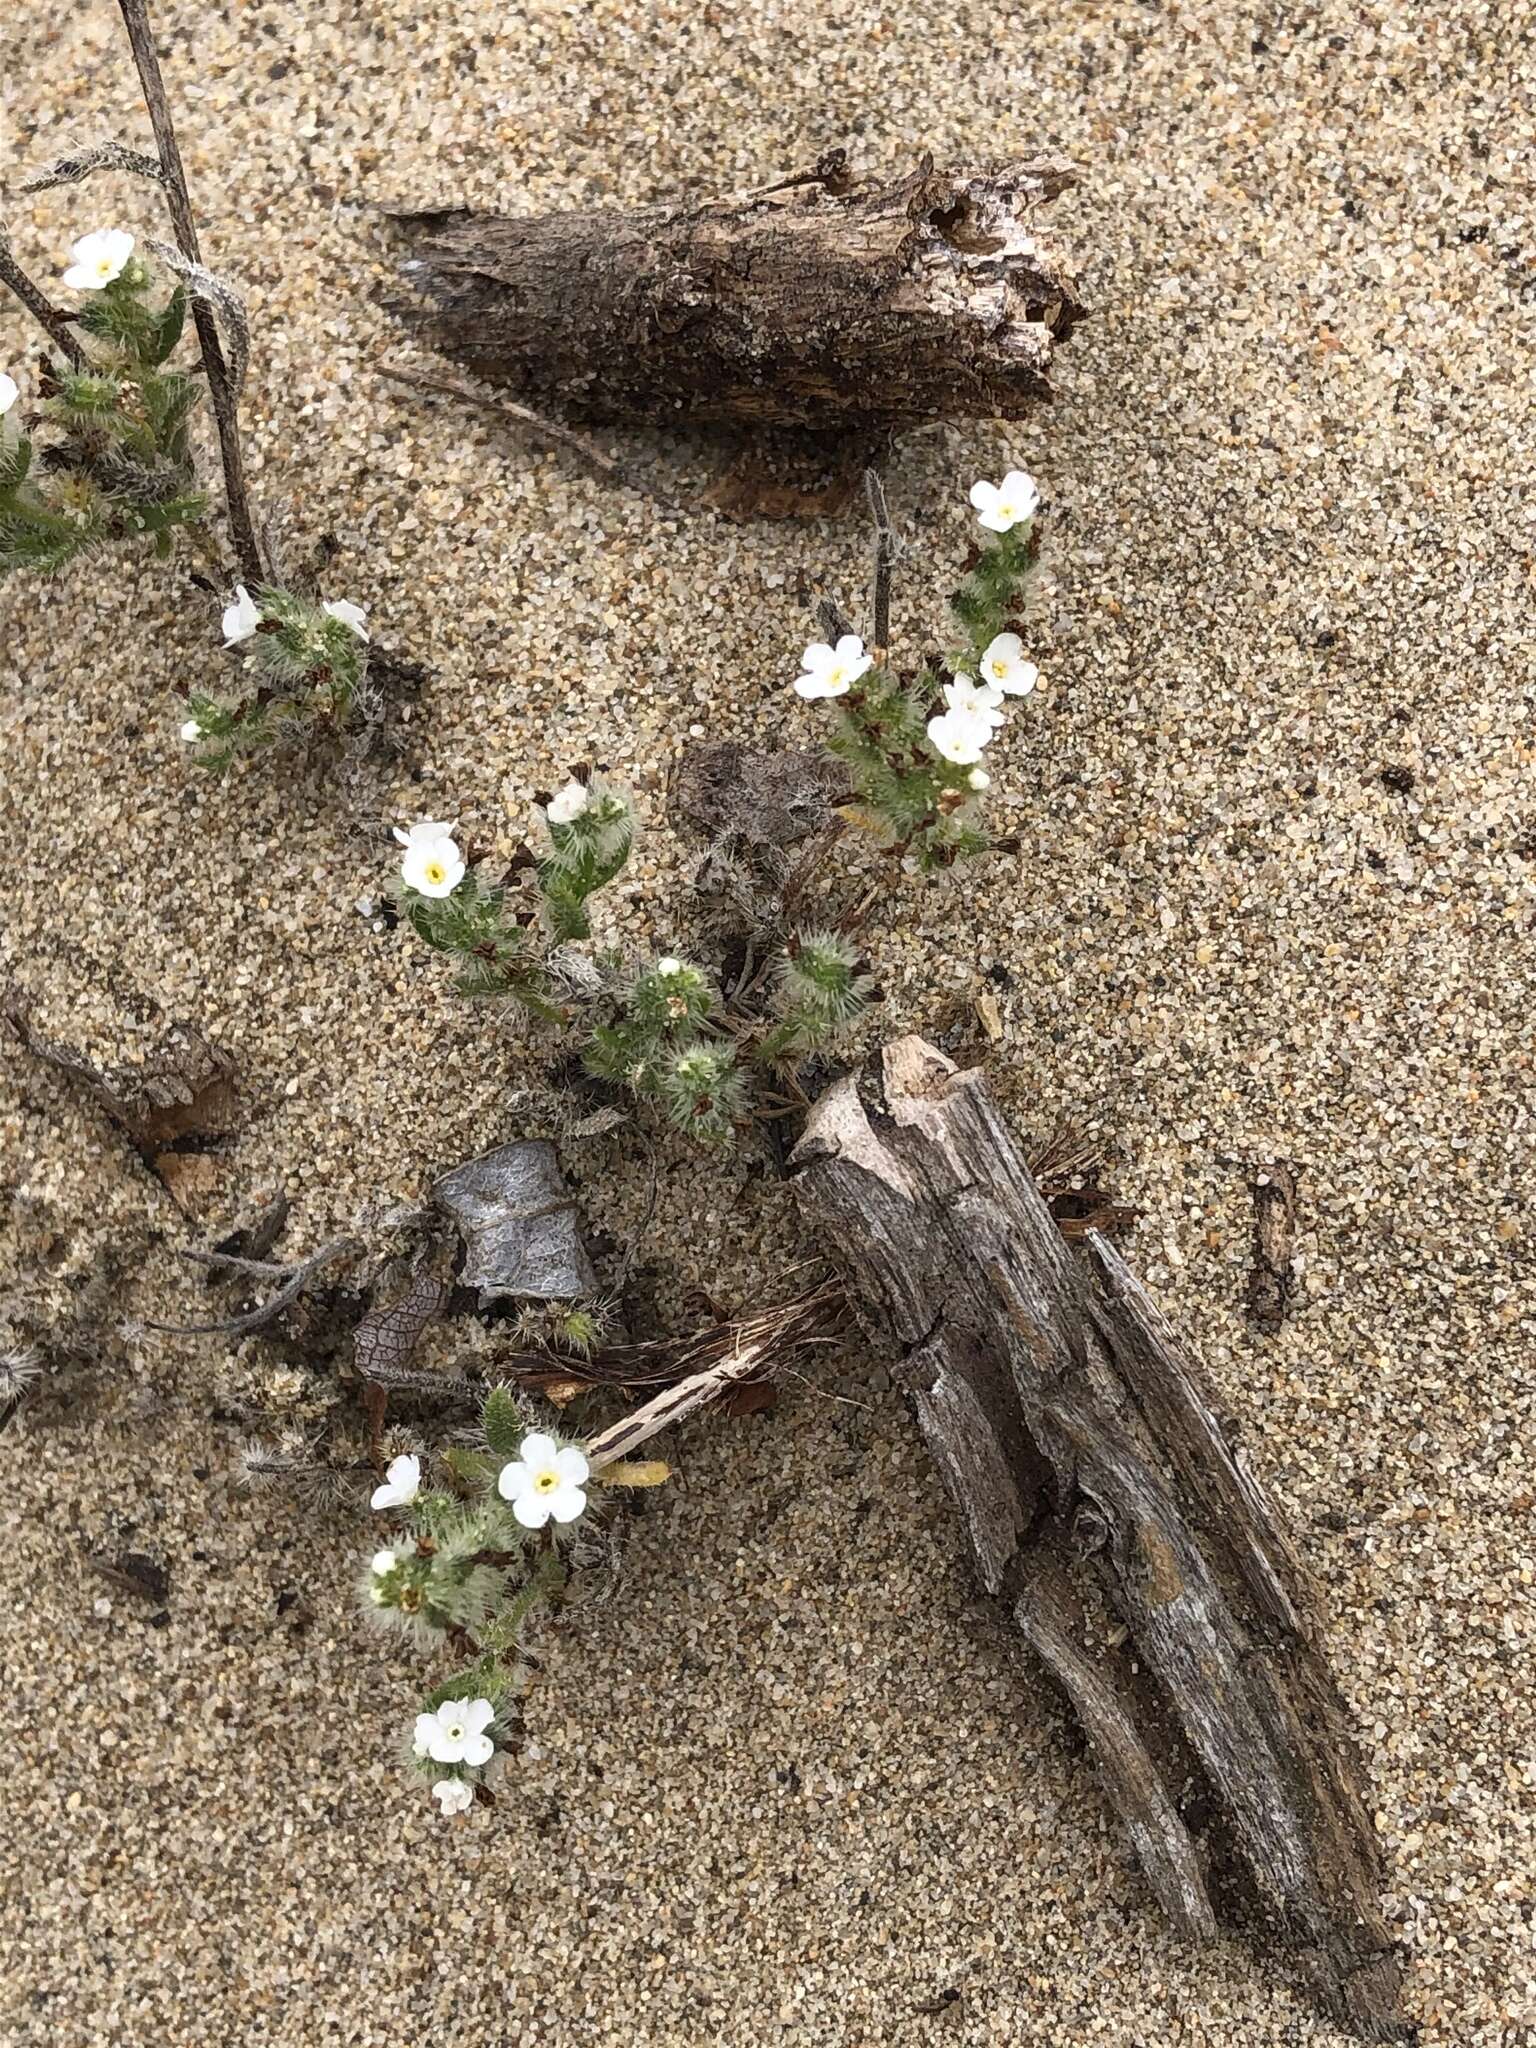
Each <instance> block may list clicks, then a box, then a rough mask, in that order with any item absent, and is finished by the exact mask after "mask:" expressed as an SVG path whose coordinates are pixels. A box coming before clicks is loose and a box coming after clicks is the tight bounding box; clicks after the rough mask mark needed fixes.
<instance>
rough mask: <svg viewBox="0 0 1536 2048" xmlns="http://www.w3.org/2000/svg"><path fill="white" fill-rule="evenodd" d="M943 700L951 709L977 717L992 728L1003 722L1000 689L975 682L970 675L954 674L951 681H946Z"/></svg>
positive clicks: (988, 684) (969, 716) (967, 715)
mask: <svg viewBox="0 0 1536 2048" xmlns="http://www.w3.org/2000/svg"><path fill="white" fill-rule="evenodd" d="M944 702H945V703H946V704H947V705H948V706H949V708H950V710H951V711H961V712H964V713H965V715H966V717H967V718H979V719H981V720H983V721H984V722H985V723H986V724H987V725H988V726H989V727H991V728H992V729H993V730H996V728H997V727H998V726H1000V725H1001V724H1002V722H1003V713H1002V709H1001V706H1002V702H1003V693H1002V691H1001V690H995V689H993V687H992V685H991V684H990V683H977V682H975V681H974V680H973V679H972V678H971V677H970V676H964V675H960V676H956V677H955V680H954V681H953V682H952V683H946V684H945V685H944Z"/></svg>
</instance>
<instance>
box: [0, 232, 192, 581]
mask: <svg viewBox="0 0 1536 2048" xmlns="http://www.w3.org/2000/svg"><path fill="white" fill-rule="evenodd" d="M71 256H72V259H73V260H72V262H71V265H70V267H69V269H68V270H66V271H65V273H64V281H65V283H66V284H68V285H71V286H73V287H74V288H75V289H76V290H77V291H79V292H81V293H82V294H83V303H82V306H81V310H80V311H79V313H78V314H77V315H76V317H75V322H74V325H75V328H76V330H77V332H78V333H79V334H80V335H81V336H83V337H84V348H83V350H82V351H81V352H80V353H79V359H78V361H71V360H68V359H66V358H64V357H60V358H58V359H57V360H56V361H55V362H54V363H53V364H51V365H50V366H49V367H48V368H47V369H46V370H44V372H43V373H42V376H41V378H40V385H39V403H38V406H37V412H36V419H37V422H38V426H39V429H40V433H39V435H38V436H36V437H34V435H33V434H32V433H29V432H28V431H26V429H25V428H24V427H23V425H22V423H21V419H20V416H19V413H18V411H17V400H18V398H19V396H20V393H19V390H18V387H17V385H16V383H15V381H14V380H13V379H12V378H10V377H5V378H3V379H0V411H3V413H4V426H3V429H0V576H6V575H9V574H11V573H13V572H14V571H16V570H18V569H31V570H34V571H37V572H39V573H42V574H49V573H51V572H53V571H55V570H58V569H62V568H63V567H64V566H65V564H66V563H68V562H72V561H74V560H75V559H76V558H77V557H78V556H80V555H84V554H89V553H91V552H92V551H94V550H96V549H99V548H103V547H107V546H110V545H111V544H113V543H116V542H132V541H141V540H142V541H149V542H150V543H151V544H152V545H153V548H154V551H155V553H156V554H157V555H159V556H162V557H164V556H168V555H169V554H170V553H171V550H172V547H173V545H174V542H175V537H176V534H177V532H178V530H179V529H181V528H183V527H187V526H192V525H196V524H198V523H199V522H200V521H201V520H202V517H203V514H204V512H205V510H206V509H207V498H206V497H205V495H204V493H203V492H202V491H201V490H200V489H199V488H198V483H197V475H196V471H195V468H194V466H193V462H192V454H191V448H190V445H189V436H188V426H189V422H190V420H191V417H192V413H193V411H194V409H195V408H196V406H197V403H198V398H199V386H198V382H197V380H196V378H194V377H192V376H190V375H189V374H188V373H187V372H186V371H184V370H178V369H175V368H172V367H171V363H170V359H171V357H172V355H173V354H174V353H175V351H176V346H177V344H178V342H179V341H180V339H181V334H182V329H183V326H184V325H185V322H186V314H187V294H186V291H185V289H184V288H183V287H182V286H181V285H179V284H178V285H175V286H174V288H173V289H171V290H170V291H169V293H167V294H165V295H164V296H162V295H161V293H160V291H159V290H158V289H157V287H156V284H155V280H154V276H153V273H152V271H151V269H150V266H149V265H148V264H147V263H145V262H144V260H143V259H142V258H141V257H140V256H139V255H138V254H137V253H136V252H135V247H134V239H133V237H132V235H129V234H125V233H124V232H123V231H122V230H121V229H117V228H109V229H106V230H103V231H102V232H100V233H97V234H90V235H86V236H84V237H82V239H81V240H80V241H78V242H76V244H75V245H74V248H73V250H72V251H71Z"/></svg>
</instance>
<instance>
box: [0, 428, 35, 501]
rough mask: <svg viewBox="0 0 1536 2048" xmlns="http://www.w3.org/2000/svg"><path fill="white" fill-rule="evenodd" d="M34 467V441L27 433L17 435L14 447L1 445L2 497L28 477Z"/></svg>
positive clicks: (0, 493) (0, 478)
mask: <svg viewBox="0 0 1536 2048" xmlns="http://www.w3.org/2000/svg"><path fill="white" fill-rule="evenodd" d="M31 467H32V443H31V442H30V441H29V440H28V439H27V437H26V435H25V434H20V435H18V436H17V439H16V443H15V445H14V447H11V448H5V447H0V497H6V496H8V495H9V494H10V493H11V492H12V491H14V490H15V489H16V487H17V485H18V484H20V483H22V482H24V481H25V479H26V474H27V471H28V470H29V469H30V468H31Z"/></svg>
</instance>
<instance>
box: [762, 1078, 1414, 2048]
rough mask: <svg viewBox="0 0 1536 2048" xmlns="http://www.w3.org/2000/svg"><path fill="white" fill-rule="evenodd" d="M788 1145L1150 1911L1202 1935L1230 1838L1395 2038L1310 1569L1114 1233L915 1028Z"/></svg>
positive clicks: (1282, 1933)
mask: <svg viewBox="0 0 1536 2048" xmlns="http://www.w3.org/2000/svg"><path fill="white" fill-rule="evenodd" d="M792 1167H793V1168H794V1170H795V1174H796V1183H795V1184H796V1186H797V1189H798V1191H799V1195H800V1199H801V1202H802V1205H803V1206H804V1208H805V1209H806V1211H807V1213H808V1214H809V1215H810V1216H811V1217H812V1218H813V1219H814V1220H815V1221H816V1223H817V1224H818V1226H819V1227H820V1229H821V1231H822V1233H823V1235H824V1238H825V1241H826V1242H827V1243H828V1244H830V1245H833V1246H835V1247H837V1250H838V1256H839V1258H840V1260H841V1261H842V1263H843V1265H844V1268H845V1271H846V1274H847V1279H848V1290H849V1295H850V1298H851V1300H852V1302H853V1304H854V1307H855V1309H856V1311H857V1313H858V1314H859V1317H860V1320H861V1322H862V1323H863V1325H864V1327H865V1330H866V1332H867V1334H868V1335H869V1337H870V1339H871V1340H872V1342H873V1344H874V1345H875V1347H876V1349H877V1350H878V1351H879V1352H880V1354H881V1355H882V1356H883V1357H884V1358H886V1359H888V1360H890V1361H892V1371H893V1375H894V1376H895V1377H896V1378H897V1380H898V1382H899V1383H900V1384H902V1385H904V1386H905V1387H906V1388H907V1389H908V1390H909V1391H910V1393H911V1395H912V1397H913V1401H914V1405H915V1407H916V1410H917V1417H918V1421H919V1424H920V1426H921V1428H922V1430H923V1433H924V1436H925V1438H926V1440H927V1443H928V1447H929V1450H930V1451H931V1453H932V1455H933V1457H934V1459H935V1462H936V1463H937V1464H938V1466H939V1469H940V1472H941V1473H942V1475H943V1477H944V1480H945V1483H946V1487H947V1490H948V1492H949V1494H950V1496H951V1499H952V1500H953V1502H954V1504H955V1506H956V1509H957V1511H958V1513H959V1515H960V1518H961V1521H962V1523H963V1524H964V1527H965V1529H966V1533H967V1537H968V1540H969V1543H970V1547H971V1553H972V1557H973V1559H974V1562H975V1565H976V1569H977V1572H978V1575H979V1576H980V1578H981V1580H982V1583H983V1585H984V1586H985V1587H986V1589H987V1591H988V1592H989V1593H991V1594H992V1595H994V1596H995V1597H996V1598H997V1599H998V1600H999V1601H1000V1602H1001V1603H1002V1604H1003V1606H1004V1607H1005V1609H1006V1610H1007V1611H1008V1613H1009V1614H1010V1615H1011V1617H1012V1619H1013V1620H1014V1622H1015V1624H1016V1626H1017V1627H1018V1628H1019V1630H1020V1632H1021V1633H1022V1634H1023V1636H1024V1637H1025V1639H1026V1640H1027V1641H1028V1643H1029V1644H1030V1646H1031V1647H1032V1649H1033V1650H1034V1651H1035V1653H1036V1654H1037V1655H1038V1656H1039V1658H1040V1659H1041V1660H1042V1661H1043V1662H1044V1663H1045V1665H1046V1666H1047V1668H1048V1669H1049V1670H1050V1671H1051V1672H1052V1674H1053V1675H1054V1677H1055V1678H1056V1679H1057V1681H1058V1682H1059V1683H1060V1685H1061V1687H1062V1688H1063V1690H1064V1691H1065V1693H1066V1695H1067V1697H1068V1699H1069V1700H1070V1701H1071V1703H1072V1705H1073V1707H1074V1709H1075V1711H1076V1713H1077V1715H1078V1718H1079V1719H1080V1721H1081V1722H1082V1724H1083V1726H1084V1729H1085V1731H1086V1733H1087V1734H1088V1736H1089V1738H1090V1741H1091V1742H1092V1745H1093V1748H1094V1751H1095V1754H1096V1756H1097V1758H1098V1761H1099V1765H1100V1769H1101V1772H1102V1775H1103V1778H1104V1782H1105V1787H1106V1790H1107V1791H1108V1793H1109V1796H1110V1798H1111V1799H1112V1800H1113V1802H1114V1804H1115V1806H1116V1808H1117V1809H1118V1811H1119V1813H1120V1815H1121V1817H1122V1819H1123V1821H1124V1822H1125V1825H1126V1827H1127V1830H1128V1832H1129V1834H1130V1837H1131V1840H1132V1842H1133V1843H1134V1845H1135V1848H1136V1851H1137V1855H1138V1858H1139V1860H1140V1862H1141V1865H1142V1868H1143V1869H1144V1871H1145V1873H1146V1875H1147V1878H1148V1881H1149V1883H1150V1884H1151V1885H1152V1887H1153V1889H1154V1891H1155V1892H1156V1894H1157V1897H1158V1899H1159V1900H1160V1902H1161V1903H1162V1905H1163V1907H1164V1908H1165V1910H1166V1911H1167V1912H1168V1914H1169V1915H1170V1917H1171V1918H1172V1919H1173V1921H1174V1923H1175V1924H1176V1925H1177V1926H1178V1927H1179V1928H1181V1929H1182V1930H1183V1931H1185V1932H1186V1933H1188V1934H1191V1935H1210V1934H1211V1933H1212V1932H1213V1931H1214V1930H1215V1926H1216V1905H1215V1902H1214V1900H1213V1895H1212V1890H1211V1886H1210V1883H1209V1881H1208V1877H1207V1869H1208V1866H1209V1864H1210V1862H1211V1860H1212V1858H1213V1857H1219V1858H1220V1859H1221V1861H1222V1863H1223V1864H1224V1865H1234V1864H1235V1865H1237V1866H1238V1867H1245V1868H1246V1872H1247V1876H1248V1881H1249V1884H1250V1886H1251V1889H1252V1891H1253V1893H1254V1895H1255V1896H1256V1897H1257V1899H1258V1900H1259V1901H1260V1902H1261V1910H1262V1913H1263V1915H1264V1917H1265V1919H1266V1921H1267V1924H1268V1929H1269V1932H1270V1934H1271V1936H1272V1937H1273V1939H1274V1940H1275V1941H1276V1942H1277V1943H1278V1944H1280V1945H1281V1946H1282V1947H1283V1948H1284V1949H1285V1950H1287V1951H1288V1952H1289V1953H1290V1954H1291V1956H1292V1957H1293V1958H1294V1961H1295V1964H1296V1966H1297V1968H1298V1969H1299V1971H1300V1973H1301V1975H1302V1977H1303V1978H1304V1980H1305V1981H1306V1982H1307V1984H1308V1985H1309V1986H1310V1988H1311V1989H1312V1991H1313V1993H1314V1995H1315V1996H1316V1997H1317V1998H1318V2000H1319V2002H1320V2003H1321V2004H1322V2005H1323V2006H1324V2007H1325V2009H1326V2010H1328V2011H1329V2012H1330V2013H1331V2014H1333V2015H1334V2016H1335V2017H1337V2018H1338V2019H1339V2020H1340V2021H1342V2022H1343V2023H1344V2024H1345V2025H1347V2026H1349V2027H1351V2028H1352V2029H1353V2030H1354V2031H1355V2032H1357V2033H1358V2034H1359V2035H1360V2036H1361V2037H1362V2038H1364V2039H1367V2040H1393V2039H1399V2038H1407V2036H1408V2033H1409V2029H1408V2028H1407V2027H1406V2026H1405V2023H1404V2022H1403V2021H1402V2019H1401V2017H1400V2014H1399V2010H1398V2004H1397V1984H1398V1975H1399V1965H1398V1959H1397V1956H1396V1952H1395V1951H1394V1949H1393V1946H1392V1943H1391V1940H1390V1937H1389V1935H1388V1932H1387V1928H1386V1924H1385V1921H1384V1919H1383V1917H1382V1912H1381V1907H1380V1903H1379V1900H1380V1888H1381V1881H1382V1873H1381V1869H1380V1857H1379V1851H1378V1848H1377V1844H1376V1839H1375V1835H1374V1833H1373V1830H1372V1828H1371V1825H1370V1820H1369V1817H1368V1812H1367V1804H1366V1798H1365V1791H1366V1787H1365V1781H1364V1777H1363V1773H1362V1770H1361V1766H1360V1763H1359V1760H1358V1757H1357V1755H1356V1752H1355V1749H1354V1746H1353V1741H1352V1737H1351V1733H1350V1729H1349V1723H1348V1716H1347V1712H1346V1709H1345V1707H1344V1703H1343V1700H1342V1698H1341V1697H1340V1694H1339V1691H1338V1688H1337V1686H1336V1684H1335V1682H1334V1679H1333V1677H1332V1674H1331V1672H1330V1671H1329V1668H1328V1666H1327V1663H1326V1662H1325V1660H1324V1657H1323V1654H1322V1651H1321V1649H1320V1647H1319V1643H1320V1630H1319V1624H1318V1611H1319V1604H1320V1603H1319V1598H1318V1594H1317V1590H1316V1588H1315V1586H1314V1585H1313V1583H1312V1581H1311V1579H1310V1577H1309V1576H1308V1574H1307V1573H1306V1571H1305V1570H1304V1568H1303V1566H1302V1564H1301V1562H1300V1560H1299V1558H1298V1556H1297V1553H1296V1550H1295V1547H1294V1545H1293V1544H1292V1542H1291V1540H1290V1538H1289V1536H1288V1534H1287V1533H1286V1531H1285V1529H1284V1526H1283V1524H1282V1523H1281V1520H1280V1518H1279V1516H1278V1514H1277V1512H1276V1510H1275V1507H1274V1505H1273V1503H1272V1502H1271V1501H1270V1500H1269V1498H1268V1496H1267V1495H1266V1494H1265V1492H1264V1490H1263V1488H1262V1486H1261V1485H1260V1483H1259V1482H1258V1480H1257V1479H1256V1478H1255V1477H1254V1475H1253V1474H1252V1473H1251V1472H1249V1471H1248V1470H1247V1469H1246V1467H1245V1466H1244V1465H1243V1464H1242V1463H1241V1462H1240V1460H1239V1458H1238V1457H1237V1456H1236V1455H1235V1454H1234V1453H1233V1451H1232V1449H1231V1448H1230V1446H1229V1443H1228V1440H1227V1437H1226V1434H1225V1432H1224V1430H1223V1427H1222V1422H1221V1418H1220V1417H1219V1415H1218V1414H1217V1412H1216V1409H1215V1406H1214V1403H1213V1401H1212V1397H1211V1394H1210V1391H1209V1389H1208V1388H1207V1387H1206V1386H1205V1384H1204V1382H1203V1379H1202V1377H1201V1375H1200V1374H1199V1372H1198V1370H1197V1369H1196V1368H1195V1367H1194V1366H1193V1364H1192V1363H1191V1362H1190V1361H1189V1360H1188V1359H1187V1358H1186V1356H1185V1355H1184V1354H1183V1352H1182V1351H1181V1349H1180V1347H1179V1344H1178V1342H1177V1340H1176V1339H1175V1337H1174V1335H1173V1333H1172V1331H1171V1330H1170V1329H1169V1327H1168V1325H1167V1324H1166V1322H1164V1320H1163V1318H1162V1317H1161V1315H1160V1314H1159V1313H1158V1311H1157V1309H1156V1308H1155V1307H1154V1306H1153V1304H1152V1302H1151V1300H1150V1298H1149V1297H1148V1296H1147V1294H1146V1293H1145V1291H1144V1289H1143V1288H1142V1287H1141V1285H1140V1283H1139V1282H1138V1281H1137V1280H1136V1278H1135V1276H1134V1275H1133V1274H1132V1273H1131V1271H1130V1270H1129V1268H1128V1267H1127V1266H1126V1264H1125V1262H1124V1260H1123V1259H1122V1258H1121V1257H1120V1255H1119V1253H1118V1252H1117V1251H1116V1250H1115V1249H1114V1247H1113V1246H1112V1245H1111V1244H1110V1243H1109V1242H1108V1240H1107V1239H1106V1238H1104V1237H1103V1236H1102V1235H1101V1234H1100V1233H1099V1232H1098V1231H1094V1230H1090V1231H1089V1232H1088V1234H1087V1238H1086V1246H1087V1258H1086V1260H1085V1259H1082V1258H1080V1257H1079V1255H1078V1254H1077V1253H1075V1252H1074V1251H1073V1250H1072V1248H1071V1247H1070V1246H1069V1245H1068V1243H1067V1241H1066V1239H1065V1238H1064V1237H1063V1235H1062V1233H1061V1231H1060V1230H1059V1229H1058V1227H1057V1226H1056V1224H1055V1222H1054V1221H1053V1219H1052V1217H1051V1214H1050V1211H1049V1208H1048V1206H1047V1204H1046V1203H1045V1201H1044V1199H1043V1198H1042V1196H1041V1194H1040V1192H1039V1190H1038V1188H1037V1187H1036V1185H1035V1182H1034V1180H1033V1178H1032V1176H1031V1175H1030V1173H1029V1171H1028V1168H1027V1167H1026V1165H1025V1163H1024V1159H1023V1156H1022V1154H1021V1152H1020V1150H1019V1147H1018V1145H1017V1144H1016V1143H1015V1141H1014V1138H1013V1136H1012V1134H1011V1133H1010V1132H1009V1130H1008V1128H1007V1126H1006V1125H1005V1124H1004V1122H1003V1120H1002V1118H1001V1116H1000V1115H999V1113H998V1110H997V1107H996V1105H995V1103H994V1102H993V1099H992V1097H991V1094H990V1092H989V1090H988V1088H987V1086H986V1083H985V1081H984V1079H983V1078H982V1077H981V1075H980V1074H979V1073H975V1072H971V1073H962V1072H959V1071H957V1069H956V1068H955V1066H954V1065H953V1063H952V1062H951V1061H949V1060H947V1059H946V1058H945V1057H944V1056H943V1054H942V1053H939V1052H937V1051H936V1050H935V1049H934V1048H933V1047H932V1046H930V1045H927V1044H925V1043H924V1042H923V1041H922V1040H921V1039H916V1038H908V1039H902V1040H899V1041H897V1042H896V1043H894V1044H892V1045H889V1046H887V1047H886V1049H885V1053H884V1058H883V1063H882V1073H881V1076H880V1078H879V1080H878V1081H877V1082H876V1081H871V1082H868V1083H867V1084H866V1086H865V1087H864V1088H863V1089H862V1090H861V1086H860V1081H859V1077H857V1076H849V1077H847V1078H845V1079H844V1080H842V1081H840V1082H838V1083H837V1084H836V1085H835V1086H834V1087H833V1088H832V1089H831V1090H829V1091H828V1093H827V1094H826V1095H825V1096H824V1097H823V1098H822V1100H821V1101H820V1102H819V1103H818V1104H817V1105H816V1107H815V1109H814V1110H813V1112H812V1114H811V1117H810V1119H809V1121H808V1124H807V1127H806V1131H805V1135H804V1137H803V1138H802V1140H801V1142H800V1144H799V1146H798V1147H797V1148H796V1151H795V1153H794V1156H793V1160H792ZM1106 1623H1107V1624H1108V1625H1106Z"/></svg>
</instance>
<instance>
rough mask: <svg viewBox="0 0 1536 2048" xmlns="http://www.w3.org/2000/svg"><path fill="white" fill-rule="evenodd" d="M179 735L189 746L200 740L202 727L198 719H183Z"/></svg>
mask: <svg viewBox="0 0 1536 2048" xmlns="http://www.w3.org/2000/svg"><path fill="white" fill-rule="evenodd" d="M181 736H182V738H183V739H184V740H185V741H186V743H187V745H188V746H189V747H190V746H192V745H194V744H195V743H196V742H197V741H198V740H200V739H201V738H202V736H203V728H202V725H201V723H200V722H199V720H197V719H195V718H188V719H184V720H183V721H182V727H181Z"/></svg>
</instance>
